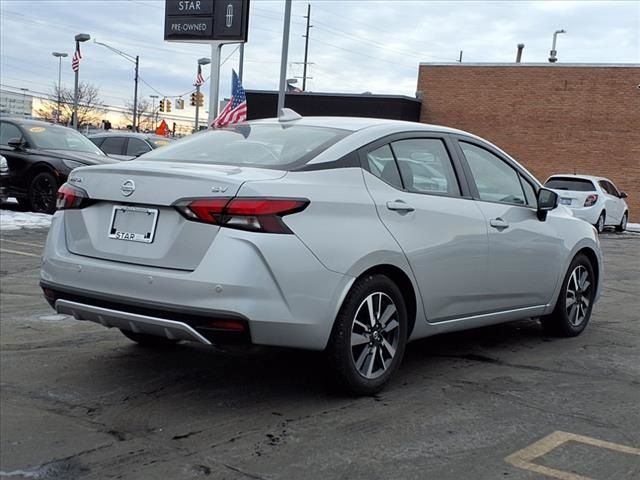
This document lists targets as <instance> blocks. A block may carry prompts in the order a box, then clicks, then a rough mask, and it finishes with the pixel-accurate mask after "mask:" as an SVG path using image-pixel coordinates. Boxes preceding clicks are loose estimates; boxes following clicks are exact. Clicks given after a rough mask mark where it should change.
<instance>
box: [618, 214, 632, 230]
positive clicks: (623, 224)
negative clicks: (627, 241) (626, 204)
mask: <svg viewBox="0 0 640 480" xmlns="http://www.w3.org/2000/svg"><path fill="white" fill-rule="evenodd" d="M628 221H629V212H624V215H623V216H622V220H620V225H618V226H616V232H624V231H625V230H626V229H627V222H628Z"/></svg>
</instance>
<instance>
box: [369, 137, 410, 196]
mask: <svg viewBox="0 0 640 480" xmlns="http://www.w3.org/2000/svg"><path fill="white" fill-rule="evenodd" d="M367 165H368V167H369V171H370V172H371V173H373V174H374V175H375V176H376V177H378V178H379V179H381V180H383V181H385V182H387V183H388V184H389V185H392V186H394V187H396V188H398V189H400V190H402V180H400V173H399V172H398V166H397V165H396V161H395V158H393V152H392V151H391V147H389V145H384V146H382V147H380V148H377V149H375V150H373V151H371V152H369V153H367Z"/></svg>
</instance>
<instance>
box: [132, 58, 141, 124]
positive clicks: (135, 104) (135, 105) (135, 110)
mask: <svg viewBox="0 0 640 480" xmlns="http://www.w3.org/2000/svg"><path fill="white" fill-rule="evenodd" d="M139 65H140V57H139V56H138V55H136V76H135V79H134V82H135V86H134V87H133V131H134V132H137V131H138V130H139V129H140V119H139V118H137V117H138V67H139ZM136 120H137V122H136Z"/></svg>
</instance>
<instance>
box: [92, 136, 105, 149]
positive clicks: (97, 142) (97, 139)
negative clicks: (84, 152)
mask: <svg viewBox="0 0 640 480" xmlns="http://www.w3.org/2000/svg"><path fill="white" fill-rule="evenodd" d="M89 140H91V141H92V142H93V144H94V145H95V146H96V147H98V148H100V145H102V142H104V137H94V138H90V139H89Z"/></svg>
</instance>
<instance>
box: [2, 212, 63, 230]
mask: <svg viewBox="0 0 640 480" xmlns="http://www.w3.org/2000/svg"><path fill="white" fill-rule="evenodd" d="M50 225H51V215H47V214H46V213H31V212H15V211H13V210H4V209H3V210H0V230H2V231H8V230H20V229H22V228H49V226H50Z"/></svg>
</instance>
